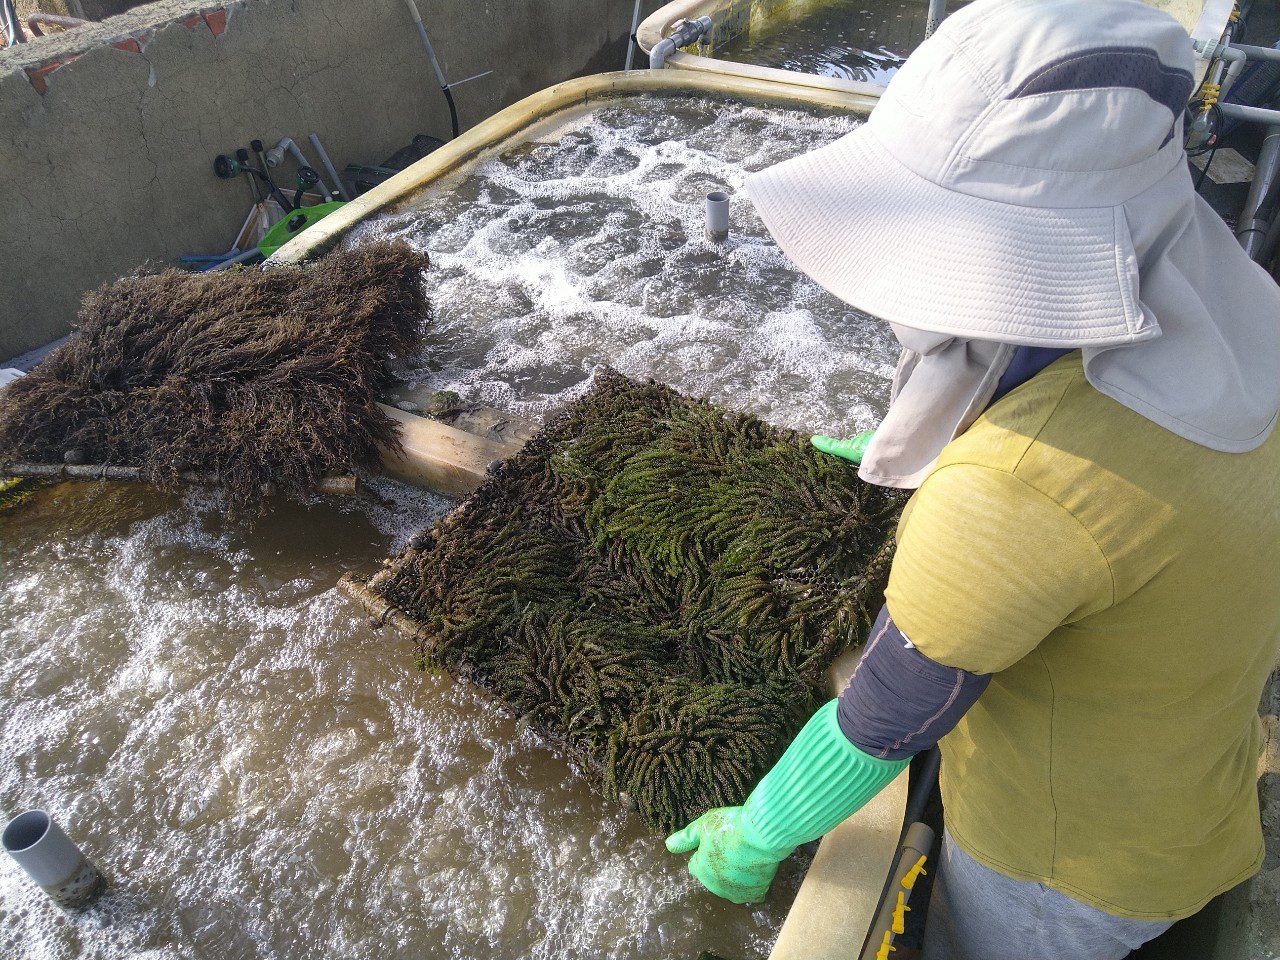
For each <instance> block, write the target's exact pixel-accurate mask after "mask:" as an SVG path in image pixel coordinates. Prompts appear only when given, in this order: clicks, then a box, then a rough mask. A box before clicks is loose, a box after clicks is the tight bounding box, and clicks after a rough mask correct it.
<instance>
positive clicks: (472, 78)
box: [449, 70, 493, 90]
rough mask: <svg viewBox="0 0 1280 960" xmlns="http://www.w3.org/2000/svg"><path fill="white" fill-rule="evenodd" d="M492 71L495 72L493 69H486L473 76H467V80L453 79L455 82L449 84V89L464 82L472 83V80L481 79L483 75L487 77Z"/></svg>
mask: <svg viewBox="0 0 1280 960" xmlns="http://www.w3.org/2000/svg"><path fill="white" fill-rule="evenodd" d="M491 73H493V71H492V70H486V71H484V73H476V74H472V75H471V76H469V77H467V79H465V80H455V81H453V83H451V84H449V89H450V90H452V89H453V88H454V87H460V86H462V85H463V84H464V83H470V82H471V81H472V80H479V79H480V78H481V77H487V76H488V75H489V74H491Z"/></svg>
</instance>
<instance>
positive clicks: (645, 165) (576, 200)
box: [355, 96, 896, 433]
mask: <svg viewBox="0 0 1280 960" xmlns="http://www.w3.org/2000/svg"><path fill="white" fill-rule="evenodd" d="M857 123H858V121H857V120H856V119H853V118H849V117H845V116H833V115H821V114H817V113H813V112H806V111H800V110H778V109H769V108H764V107H744V106H742V105H741V104H729V103H724V102H719V101H714V100H707V99H704V98H698V97H690V96H672V97H661V98H659V97H651V96H646V97H637V98H630V99H627V100H625V101H619V102H618V103H617V104H616V105H610V106H604V107H600V108H597V109H596V110H594V111H591V112H589V113H587V114H585V115H582V116H579V117H576V118H575V119H574V121H573V122H572V123H571V124H570V125H569V126H567V127H566V128H565V129H562V130H560V131H558V139H554V140H551V139H549V138H550V136H551V135H550V134H547V135H546V136H544V138H543V141H542V142H537V143H530V144H522V145H518V146H515V147H512V148H510V149H508V150H507V151H506V152H505V153H503V154H502V155H501V156H499V157H497V158H495V159H493V160H490V161H488V162H486V163H484V164H483V165H481V166H480V167H479V168H478V169H476V170H475V171H472V172H471V173H469V174H466V175H464V176H463V177H462V178H460V179H455V180H454V181H453V182H451V183H450V184H449V186H448V187H447V188H446V189H432V190H429V191H426V192H425V193H424V194H422V195H421V196H419V197H417V198H413V199H411V200H409V201H407V202H406V203H405V204H404V205H402V206H401V207H399V208H397V209H396V210H394V211H392V212H390V213H388V214H386V215H385V216H382V217H380V218H378V219H376V220H373V221H371V222H369V223H367V224H365V225H364V226H363V227H362V228H360V229H359V230H358V231H357V232H356V235H355V240H356V241H357V242H358V240H359V239H360V238H362V237H369V236H377V235H385V236H393V237H401V238H404V239H406V240H408V241H409V242H410V243H413V244H415V245H417V246H419V247H422V248H425V249H427V250H429V251H430V253H431V255H432V261H433V269H432V271H431V274H430V278H429V283H430V285H431V295H432V300H433V303H434V305H435V311H436V324H435V325H434V328H433V329H432V330H431V331H430V332H429V336H428V343H427V345H426V349H425V350H424V355H423V359H422V361H421V363H422V365H421V368H420V369H415V370H414V371H413V376H414V377H415V379H420V380H422V381H423V382H425V383H427V384H429V385H430V386H431V387H432V388H434V389H447V390H455V391H457V392H459V393H461V394H463V395H464V396H467V397H469V398H473V399H476V400H479V401H482V402H485V403H489V404H491V405H494V406H498V407H504V408H506V409H509V410H511V411H512V412H514V413H517V414H521V415H524V416H526V417H533V418H538V417H541V416H543V415H545V414H546V413H547V412H548V411H549V410H551V409H553V408H555V407H556V406H558V405H560V404H562V403H563V402H565V401H566V400H568V399H571V398H572V397H574V396H575V395H577V394H578V393H579V392H580V391H581V390H582V389H583V388H584V387H585V385H586V383H587V381H588V379H589V377H590V374H591V371H592V369H593V368H594V367H595V366H596V365H598V364H602V363H608V364H610V365H612V366H614V367H616V368H618V369H619V370H621V371H622V372H624V373H627V374H629V375H631V376H635V377H642V378H643V377H655V378H657V379H659V380H662V381H664V382H666V383H669V384H671V385H672V386H675V387H676V388H678V389H680V390H683V391H685V392H688V393H692V394H699V395H703V396H709V397H710V398H712V399H713V400H716V401H717V402H719V403H722V404H724V405H726V406H730V407H737V408H740V409H749V410H752V411H753V412H755V413H758V414H760V415H762V416H763V417H765V418H766V419H768V420H770V421H772V422H774V423H777V424H779V425H781V426H789V427H795V428H798V429H807V430H815V431H818V430H821V431H824V432H831V433H840V432H851V431H856V430H859V429H865V428H867V427H870V426H872V425H874V423H875V422H876V421H877V420H878V419H879V416H880V415H881V414H882V413H883V405H884V401H885V398H886V395H887V389H888V379H889V377H890V376H891V375H892V370H893V364H894V361H895V360H896V348H895V346H894V342H893V339H892V337H891V335H890V334H889V331H888V329H887V327H885V325H883V324H881V323H879V322H877V321H875V320H873V319H871V318H869V317H867V316H865V315H863V314H860V313H858V312H857V311H856V310H853V309H852V308H850V307H848V306H847V305H845V304H844V303H842V302H840V301H839V300H837V299H836V298H834V297H832V296H831V295H830V294H827V293H826V292H825V291H823V290H822V289H821V288H819V287H818V286H817V285H816V284H814V283H813V282H811V281H810V280H808V279H807V278H806V277H805V276H803V275H802V274H801V273H799V272H798V271H797V270H796V269H795V268H794V267H793V266H792V265H791V264H790V263H789V262H788V261H787V259H786V257H785V256H783V254H782V253H781V251H780V250H779V249H778V248H777V246H776V245H775V244H774V243H773V241H772V239H771V238H770V237H769V236H768V234H767V231H766V230H765V228H764V225H763V223H762V222H761V221H760V219H759V218H758V217H757V216H756V215H755V213H754V211H753V210H752V208H751V206H750V204H749V203H748V202H747V201H746V199H745V197H739V198H738V200H737V202H736V203H735V204H734V208H733V215H732V223H731V227H732V232H731V239H730V241H729V243H728V244H727V245H724V246H712V245H710V244H708V243H706V241H705V240H704V238H703V222H702V220H703V198H704V197H705V196H706V193H707V192H708V191H709V190H714V189H727V190H729V191H731V192H737V191H740V190H741V188H742V185H743V182H744V181H745V179H746V177H747V176H748V174H750V173H751V172H753V171H755V170H759V169H762V168H764V167H766V166H769V165H771V164H773V163H777V162H779V161H781V160H784V159H786V158H788V157H791V156H795V155H797V154H799V153H803V152H805V151H807V150H811V149H814V148H816V147H819V146H822V145H823V144H826V143H829V142H830V141H832V140H834V139H835V138H837V137H839V136H840V135H842V134H844V133H847V132H849V131H850V130H852V129H853V128H854V127H855V126H856V125H857ZM780 348H781V349H780Z"/></svg>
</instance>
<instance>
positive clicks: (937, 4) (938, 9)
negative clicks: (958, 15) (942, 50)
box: [924, 0, 947, 37]
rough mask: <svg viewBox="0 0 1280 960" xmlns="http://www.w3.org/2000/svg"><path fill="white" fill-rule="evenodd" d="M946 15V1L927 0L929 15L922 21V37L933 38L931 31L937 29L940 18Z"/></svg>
mask: <svg viewBox="0 0 1280 960" xmlns="http://www.w3.org/2000/svg"><path fill="white" fill-rule="evenodd" d="M946 15H947V0H929V13H928V14H927V15H926V17H925V21H924V35H925V36H926V37H931V36H933V31H935V30H937V29H938V24H940V23H941V22H942V18H943V17H945V16H946Z"/></svg>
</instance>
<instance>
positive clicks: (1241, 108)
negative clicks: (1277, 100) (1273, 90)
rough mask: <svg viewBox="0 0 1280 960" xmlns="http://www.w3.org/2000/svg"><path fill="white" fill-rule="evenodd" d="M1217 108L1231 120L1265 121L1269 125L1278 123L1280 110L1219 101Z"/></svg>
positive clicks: (1279, 122)
mask: <svg viewBox="0 0 1280 960" xmlns="http://www.w3.org/2000/svg"><path fill="white" fill-rule="evenodd" d="M1218 109H1219V110H1221V111H1222V115H1223V116H1224V117H1230V118H1231V119H1233V120H1248V121H1249V122H1250V123H1265V124H1266V125H1267V126H1269V127H1274V126H1277V125H1280V110H1268V109H1266V108H1265V107H1249V106H1245V105H1244V104H1243V103H1219V104H1218Z"/></svg>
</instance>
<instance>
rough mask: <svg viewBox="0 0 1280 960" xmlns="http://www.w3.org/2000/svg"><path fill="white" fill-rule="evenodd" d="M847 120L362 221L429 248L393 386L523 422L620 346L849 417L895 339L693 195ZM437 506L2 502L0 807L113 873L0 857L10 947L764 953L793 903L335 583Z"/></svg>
mask: <svg viewBox="0 0 1280 960" xmlns="http://www.w3.org/2000/svg"><path fill="white" fill-rule="evenodd" d="M854 123H855V121H853V120H851V119H847V118H840V117H831V116H819V115H816V114H810V113H805V112H800V111H780V110H765V109H757V108H748V109H741V108H739V107H730V106H726V105H724V104H720V103H715V102H710V101H706V100H702V99H697V98H691V97H677V98H671V99H656V98H640V99H637V100H632V101H628V102H626V103H625V104H623V105H620V106H618V107H606V108H601V109H597V110H595V111H594V112H592V113H590V114H589V115H585V116H581V117H579V118H578V119H577V120H576V121H575V122H574V123H573V124H572V125H570V126H569V127H568V128H566V129H561V130H558V131H557V132H556V133H555V135H554V136H551V137H548V138H547V139H546V140H545V141H544V142H537V143H531V144H527V145H525V146H521V147H517V148H515V149H512V150H510V151H508V152H507V153H506V154H505V155H503V156H502V157H500V158H498V159H496V160H494V161H491V162H489V163H488V164H486V165H485V166H484V167H483V169H481V170H480V171H478V172H476V173H474V174H471V175H467V176H464V177H462V178H461V180H460V182H458V183H457V184H456V189H454V190H452V191H451V192H446V193H440V192H436V193H434V194H432V195H429V196H424V197H422V198H420V199H419V200H416V201H414V202H412V203H411V204H409V205H408V206H407V207H406V208H405V209H403V210H401V211H399V212H397V213H395V214H394V215H391V216H387V217H385V218H382V219H381V220H379V221H377V222H375V223H373V224H371V225H370V226H368V227H366V228H365V229H364V230H363V231H362V232H363V233H364V234H366V235H367V234H371V233H386V234H393V235H398V236H404V237H407V238H408V239H409V240H410V241H411V242H413V243H416V244H419V245H421V246H424V247H426V248H428V249H429V250H430V251H431V253H432V255H433V258H434V262H435V269H434V271H433V272H432V276H431V281H430V282H431V286H432V294H433V298H434V300H435V303H436V309H437V314H438V319H437V322H436V324H435V325H434V326H433V327H432V328H431V331H430V335H429V342H428V345H427V348H426V350H425V351H424V354H423V357H422V358H421V359H420V361H419V362H418V364H417V365H416V366H415V367H414V368H413V369H412V370H411V371H410V372H411V374H412V375H413V376H415V377H417V378H419V379H420V380H421V381H423V382H424V383H427V384H429V385H431V386H434V387H435V388H450V389H456V390H458V391H460V392H461V393H463V394H465V395H467V396H468V397H470V398H473V399H478V400H482V401H485V402H488V403H490V404H493V405H495V406H500V407H506V408H507V409H509V410H511V411H512V412H515V413H521V414H524V415H526V416H533V417H535V418H537V417H540V416H541V415H542V414H544V413H545V412H546V411H548V410H549V409H551V408H552V407H554V406H556V405H557V404H559V403H561V402H563V401H564V400H566V399H568V398H569V397H571V396H573V395H574V394H576V393H577V392H578V391H580V390H581V389H582V388H583V387H584V386H585V384H586V382H587V380H588V378H589V375H590V372H591V370H592V369H593V368H594V367H595V366H596V365H597V364H599V363H611V364H613V365H614V366H616V367H618V368H619V369H621V370H622V371H624V372H626V373H628V374H632V375H635V376H653V377H657V378H658V379H661V380H664V381H666V382H668V383H671V384H673V385H674V386H676V387H678V388H680V389H682V390H686V391H689V392H692V393H700V394H706V395H710V396H711V397H713V398H715V399H717V400H719V401H721V402H723V403H726V404H729V405H732V406H737V407H742V408H749V409H752V410H755V411H757V412H759V413H761V414H763V415H764V416H765V417H767V418H769V419H771V420H773V421H775V422H777V423H779V424H784V425H789V426H795V427H803V428H811V429H826V430H830V431H840V430H851V429H854V428H859V427H865V426H868V425H870V424H871V423H873V422H874V420H875V419H876V417H877V416H878V414H879V412H880V410H881V409H882V406H883V398H884V394H885V392H886V388H887V382H888V377H889V375H890V374H891V370H892V362H893V360H894V349H893V344H892V340H891V338H890V337H889V334H888V331H887V330H886V329H885V328H883V327H882V326H881V325H880V324H878V323H876V322H874V321H872V320H871V319H870V318H867V317H865V316H862V315H860V314H858V313H857V312H856V311H853V310H851V309H849V308H848V307H847V306H845V305H844V304H842V303H840V302H839V301H837V300H835V299H834V298H832V297H830V296H829V295H827V294H826V293H824V292H823V291H822V290H821V289H819V288H818V287H817V286H815V285H814V284H813V283H811V282H810V281H808V280H807V279H806V278H804V277H803V276H802V275H801V274H799V273H798V272H797V271H796V270H795V269H794V268H793V267H792V266H791V265H790V264H789V263H788V262H787V261H786V259H785V257H783V255H782V254H781V253H780V251H779V250H778V249H777V247H776V246H775V245H774V244H773V243H772V241H770V240H769V238H768V237H767V235H766V232H765V230H764V228H763V225H762V224H761V223H760V221H759V220H758V218H757V217H756V216H755V215H754V213H753V212H752V210H751V209H750V207H749V205H748V204H747V203H746V202H745V201H744V200H739V201H738V202H737V204H736V206H735V210H734V215H733V231H734V235H733V239H732V241H731V242H730V243H729V244H727V245H725V246H723V247H715V246H712V245H710V244H708V243H707V242H705V240H704V239H703V238H702V212H701V201H702V198H703V197H704V196H705V194H706V193H707V191H708V190H711V189H716V188H726V187H727V188H729V189H730V190H737V189H738V188H739V187H740V186H741V184H742V181H743V179H744V178H745V176H746V175H747V173H748V172H749V171H752V170H756V169H759V168H761V167H763V166H766V165H767V164H770V163H773V162H776V161H778V160H780V159H783V158H784V157H787V156H791V155H794V154H796V153H799V152H800V151H803V150H807V149H811V148H813V147H815V146H818V145H820V144H823V143H826V142H829V141H830V140H832V139H833V138H835V137H837V136H839V135H840V134H842V133H844V132H846V131H848V130H850V129H852V127H853V125H854ZM445 508H446V504H445V502H444V501H438V500H434V499H432V498H430V497H427V496H425V495H423V494H421V493H418V492H416V491H414V492H411V491H408V490H406V489H405V488H401V487H398V486H396V485H394V484H390V483H382V484H377V485H375V486H374V487H373V488H372V489H370V490H367V491H365V492H364V493H362V494H361V495H360V496H358V497H356V498H354V499H352V500H348V501H335V500H324V501H320V502H316V503H314V504H311V505H289V504H283V503H282V504H278V505H277V506H276V507H275V509H274V510H273V512H272V513H271V515H270V516H269V517H267V518H265V519H264V520H262V521H259V522H258V523H256V524H254V525H252V526H249V525H244V524H239V523H231V522H228V521H227V520H226V519H225V518H224V516H223V511H222V509H221V506H220V504H219V502H218V500H217V499H216V498H215V497H213V496H212V495H209V494H200V493H191V494H188V495H187V497H186V498H175V497H168V496H163V495H160V494H158V493H155V492H148V491H147V490H145V489H141V488H138V487H133V486H128V485H116V486H96V485H62V486H60V487H56V488H53V489H49V490H45V491H42V492H40V493H39V494H38V495H37V496H36V497H35V498H34V499H33V500H32V501H30V502H29V503H26V504H23V505H22V506H20V507H19V508H17V509H16V510H13V511H10V512H7V513H3V514H0V567H2V569H3V576H2V577H0V716H2V717H3V718H4V731H3V738H2V739H0V812H2V813H4V814H10V815H11V814H14V813H16V812H18V811H20V810H22V809H24V808H27V807H31V806H44V807H47V808H49V809H50V810H52V811H53V812H54V814H55V816H56V817H57V818H58V819H59V820H61V821H62V822H63V823H65V824H66V825H67V826H68V828H69V829H70V831H71V832H72V834H73V835H74V836H76V837H78V838H79V839H80V840H81V841H82V842H84V843H85V845H86V847H87V848H88V849H89V850H90V851H91V852H92V853H93V854H94V855H95V856H96V857H97V859H99V860H100V861H101V862H102V864H103V865H104V866H105V867H106V868H107V870H108V872H109V873H111V874H113V875H114V876H115V877H116V878H117V879H118V883H117V886H116V888H115V889H114V890H113V892H112V893H111V895H110V896H109V898H108V899H107V900H106V901H105V902H104V904H103V905H102V906H101V907H99V908H98V909H96V910H95V911H93V912H92V913H90V914H88V915H87V916H83V917H79V918H75V919H72V918H68V917H65V916H63V915H61V914H59V913H58V912H57V910H56V909H55V908H53V907H51V906H50V905H48V904H47V903H46V902H45V901H44V900H43V899H42V896H41V895H40V894H39V893H37V892H35V891H34V890H33V888H32V887H31V885H30V884H29V883H28V882H27V881H26V880H25V879H24V878H23V877H22V875H21V874H20V873H19V872H18V870H17V869H16V868H15V867H13V866H12V865H11V864H9V863H7V862H4V863H3V865H2V866H0V957H5V958H8V957H23V958H31V960H52V958H58V960H63V958H65V960H71V958H77V960H78V958H86V957H92V958H104V960H125V958H131V960H132V958H146V960H177V958H189V957H190V958H194V957H209V958H214V960H239V958H245V960H249V958H254V960H257V958H279V960H304V958H306V960H310V958H320V957H323V958H326V960H341V958H361V960H364V958H371V957H378V958H401V957H402V958H414V960H434V958H458V960H461V958H468V960H470V958H497V960H543V958H545V960H551V958H557V960H560V958H579V957H581V958H592V960H605V958H618V960H624V958H626V960H632V958H650V957H652V958H672V960H676V958H680V960H685V958H688V960H693V958H695V957H697V956H698V954H699V953H700V952H701V951H703V950H712V951H714V952H715V953H717V954H720V955H722V956H724V957H726V958H728V960H747V958H759V957H764V956H765V955H766V954H767V952H768V948H769V945H770V944H771V942H772V939H773V937H774V936H775V934H776V932H777V929H778V927H779V926H780V924H781V921H782V918H783V916H784V914H785V910H786V907H787V905H788V903H789V901H790V899H791V898H792V897H793V896H794V892H795V889H796V887H797V885H798V882H799V878H800V875H801V872H802V864H800V863H799V862H796V861H794V860H793V861H792V862H790V863H789V864H788V865H787V866H786V867H785V868H784V871H783V875H782V877H781V879H780V882H779V883H778V884H776V885H775V890H774V893H773V894H772V895H771V900H770V901H769V902H768V903H767V904H765V905H762V906H760V907H756V908H743V907H737V906H733V905H731V904H728V903H725V902H723V901H720V900H717V899H716V898H714V897H712V896H711V895H710V894H708V893H706V892H705V891H702V890H701V888H700V887H698V886H697V884H696V883H695V882H694V881H692V879H691V878H689V876H688V875H687V874H686V873H685V872H684V869H683V864H682V862H681V860H680V859H678V858H675V857H671V856H668V855H667V854H666V853H665V852H664V851H663V849H662V847H661V842H660V839H658V838H655V837H652V836H649V835H647V834H646V833H645V832H644V831H643V830H642V829H641V828H640V827H639V825H638V824H637V823H636V822H634V820H633V819H632V818H630V817H628V816H627V815H625V814H623V813H621V812H620V811H618V810H616V809H614V808H613V807H612V806H610V805H607V804H606V803H605V802H604V801H603V800H601V799H599V798H598V797H596V796H595V795H594V794H593V793H591V792H590V791H589V790H588V789H587V788H586V786H585V785H584V784H583V782H582V781H580V780H579V779H578V778H577V777H576V776H575V775H573V774H572V773H571V772H570V769H569V767H568V765H567V764H566V763H565V762H564V761H562V760H561V759H560V758H558V757H556V756H554V755H553V754H552V753H550V752H549V751H548V750H547V749H546V748H544V747H543V746H542V745H541V744H540V743H539V742H538V741H537V740H536V738H534V737H533V736H532V735H530V734H529V733H527V732H525V731H522V730H520V729H519V728H517V726H516V725H515V724H514V723H512V722H510V721H509V720H507V719H506V718H504V717H502V716H500V715H499V714H498V713H497V712H496V711H495V710H494V709H493V707H492V705H491V704H489V703H488V702H486V701H485V700H483V699H482V698H480V697H479V696H478V695H476V694H474V693H472V692H470V691H468V690H467V689H465V688H462V687H459V686H457V685H455V684H454V683H452V682H451V681H449V680H447V679H443V678H437V677H430V676H423V675H421V674H419V673H418V672H417V671H416V670H415V669H414V667H413V654H412V650H411V647H410V644H409V643H408V642H406V641H405V640H403V639H402V638H400V637H399V636H397V635H396V634H395V633H394V632H392V631H390V630H386V631H382V632H375V631H374V630H372V629H371V628H370V627H369V626H368V624H367V622H366V621H365V620H364V618H363V617H361V616H360V615H359V613H358V611H357V610H356V609H355V607H354V605H352V604H351V603H349V602H347V601H346V600H344V599H343V598H342V597H341V596H340V595H339V594H338V593H337V592H336V591H335V590H334V589H333V584H334V583H335V582H336V581H337V580H338V578H339V577H340V576H341V575H342V573H343V572H345V571H346V570H349V569H359V570H362V571H364V572H366V573H367V572H371V571H372V569H373V568H374V567H375V565H376V562H377V560H378V559H380V558H381V557H383V556H386V555H387V554H388V553H390V552H392V551H393V550H395V549H396V548H397V547H398V546H399V544H400V542H401V541H402V540H403V538H405V537H406V536H407V535H408V534H409V532H411V531H412V530H414V529H417V528H419V527H421V526H423V525H425V524H427V523H429V522H431V520H432V519H433V518H434V517H435V516H437V515H438V514H439V513H440V512H441V511H442V510H444V509H445Z"/></svg>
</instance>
